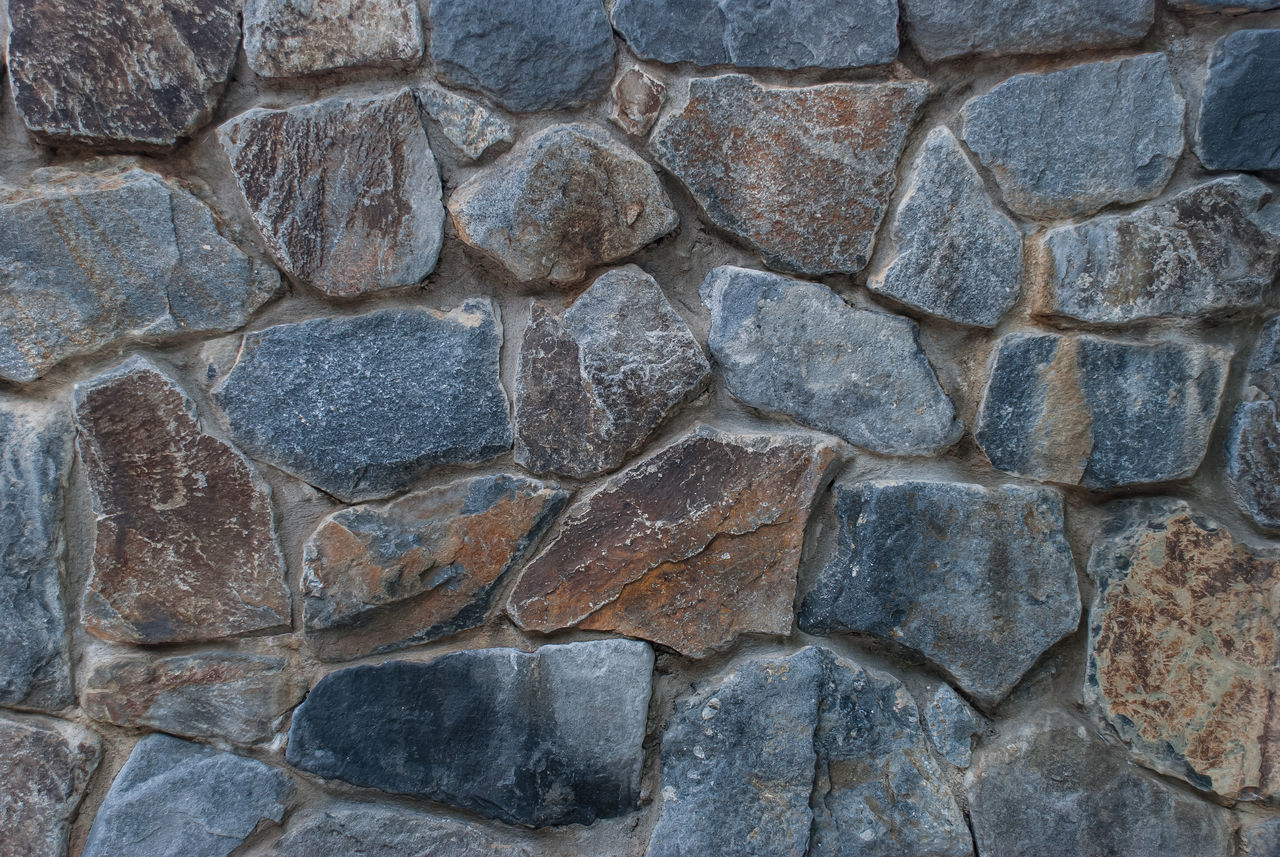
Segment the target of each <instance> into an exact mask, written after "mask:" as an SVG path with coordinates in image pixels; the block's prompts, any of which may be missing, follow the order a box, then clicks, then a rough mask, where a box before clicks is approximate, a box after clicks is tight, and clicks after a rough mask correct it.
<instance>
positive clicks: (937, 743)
mask: <svg viewBox="0 0 1280 857" xmlns="http://www.w3.org/2000/svg"><path fill="white" fill-rule="evenodd" d="M924 722H925V727H926V728H927V729H928V730H929V740H930V741H931V742H933V746H934V747H935V748H937V750H938V752H939V753H941V754H942V755H943V758H945V759H946V760H947V761H948V762H950V763H951V764H953V765H955V766H956V767H957V768H967V767H969V762H970V761H971V760H972V753H973V736H974V735H977V734H978V730H979V729H980V728H981V727H980V725H979V720H978V714H977V713H976V712H974V710H973V709H972V708H970V707H969V704H968V703H967V702H965V701H964V700H963V699H961V698H960V694H958V693H956V692H955V691H954V690H952V689H951V685H948V684H943V685H939V686H938V689H937V690H936V691H934V694H933V698H932V699H930V700H929V702H928V704H927V705H925V707H924Z"/></svg>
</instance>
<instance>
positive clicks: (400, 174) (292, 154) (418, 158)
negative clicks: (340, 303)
mask: <svg viewBox="0 0 1280 857" xmlns="http://www.w3.org/2000/svg"><path fill="white" fill-rule="evenodd" d="M218 139H219V140H220V141H221V142H222V148H223V149H224V150H225V151H226V153H227V157H228V158H229V159H230V160H231V169H232V170H233V171H234V172H235V176H236V183H237V184H238V185H239V186H240V191H241V193H243V194H244V198H245V201H246V202H247V203H248V205H249V211H250V212H251V213H252V214H253V221H254V223H255V224H257V226H258V231H260V232H261V233H262V240H263V241H264V242H265V243H266V245H267V249H269V250H270V251H271V254H272V255H273V256H275V258H276V259H277V261H279V263H280V265H281V267H283V268H284V269H285V270H286V271H288V272H289V273H290V274H292V275H293V276H295V277H297V278H298V279H300V280H302V281H303V282H305V283H307V284H309V285H312V286H315V287H316V288H317V289H319V290H320V291H322V292H324V293H325V294H327V295H332V296H334V297H354V296H358V295H363V294H367V293H369V292H375V291H378V290H380V289H392V288H395V287H397V286H411V285H413V284H415V283H417V282H419V281H421V280H422V279H423V278H424V277H426V276H427V274H429V273H431V271H432V269H433V268H435V266H436V259H437V258H438V257H439V255H440V243H441V241H442V240H443V235H444V231H443V230H444V206H443V205H442V204H441V202H440V175H439V173H438V172H437V170H436V159H435V156H434V155H433V154H432V153H431V146H430V145H429V144H428V143H427V132H426V131H425V130H424V129H423V127H422V118H421V117H420V116H419V115H418V108H417V104H416V102H415V101H414V98H413V93H412V92H410V91H409V90H408V89H402V90H400V92H398V93H396V94H394V95H384V96H379V97H376V98H362V99H357V98H329V99H326V100H324V101H317V102H315V103H314V104H303V105H300V106H298V107H291V108H289V109H288V110H264V109H263V108H261V107H255V108H253V109H252V110H249V111H247V112H245V113H241V114H240V115H239V116H236V117H235V118H234V119H231V120H230V121H228V122H226V123H224V124H223V125H221V126H220V127H219V128H218Z"/></svg>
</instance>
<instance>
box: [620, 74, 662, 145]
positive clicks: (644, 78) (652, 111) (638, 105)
mask: <svg viewBox="0 0 1280 857" xmlns="http://www.w3.org/2000/svg"><path fill="white" fill-rule="evenodd" d="M666 96H667V88H666V87H665V86H663V85H662V84H661V83H659V82H658V81H656V80H654V79H653V78H652V77H650V76H649V75H647V74H645V73H644V71H643V70H642V69H638V68H629V69H627V70H626V72H624V73H623V75H622V76H621V77H619V78H618V79H617V80H616V81H614V84H613V110H612V111H610V113H609V120H610V121H611V122H613V124H614V125H617V126H618V127H619V128H621V129H622V130H623V131H626V132H627V133H628V134H630V135H631V136H633V137H643V136H644V135H645V134H648V133H649V129H650V128H652V127H653V123H654V122H656V121H658V114H659V113H661V112H662V105H663V104H665V103H666V100H667V98H666Z"/></svg>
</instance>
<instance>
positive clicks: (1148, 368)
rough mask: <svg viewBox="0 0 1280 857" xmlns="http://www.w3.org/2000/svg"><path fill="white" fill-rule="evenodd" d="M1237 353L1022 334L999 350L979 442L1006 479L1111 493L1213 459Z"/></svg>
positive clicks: (1177, 475) (1179, 344)
mask: <svg viewBox="0 0 1280 857" xmlns="http://www.w3.org/2000/svg"><path fill="white" fill-rule="evenodd" d="M1230 359H1231V353H1230V352H1229V351H1226V350H1224V349H1221V348H1216V347H1213V346H1209V345H1200V344H1193V343H1188V342H1184V341H1182V340H1177V339H1168V340H1165V341H1157V342H1152V343H1136V342H1117V341H1115V340H1110V339H1102V338H1100V337H1096V336H1067V335H1059V334H1052V333H1043V334H1041V333H1015V334H1010V335H1009V336H1005V337H1002V338H1001V339H1000V340H999V341H998V342H997V343H996V350H995V353H994V355H993V356H992V359H991V364H990V369H989V374H988V377H987V385H986V389H985V390H984V391H983V394H982V405H981V406H980V407H979V410H978V427H977V430H976V431H975V432H974V437H975V438H976V440H977V441H978V445H979V446H981V447H982V451H983V452H985V453H986V455H987V458H988V459H989V460H990V461H991V463H992V464H994V465H995V466H996V467H998V468H999V469H1001V470H1003V471H1005V472H1006V473H1015V474H1017V475H1019V476H1026V477H1029V478H1031V479H1039V480H1041V481H1049V482H1063V483H1066V484H1068V485H1074V484H1080V485H1084V486H1085V487H1087V488H1094V489H1100V490H1105V489H1110V488H1117V487H1119V486H1122V485H1141V484H1145V483H1150V482H1164V481H1166V480H1169V479H1182V478H1185V477H1187V476H1190V475H1191V474H1193V473H1195V471H1196V468H1197V467H1199V466H1200V460H1201V459H1202V458H1204V453H1205V448H1206V446H1207V445H1208V443H1209V433H1210V432H1211V431H1212V429H1213V424H1214V421H1215V420H1216V419H1217V416H1218V408H1219V406H1220V404H1221V399H1222V389H1223V385H1224V384H1225V383H1226V377H1227V364H1228V362H1229V361H1230Z"/></svg>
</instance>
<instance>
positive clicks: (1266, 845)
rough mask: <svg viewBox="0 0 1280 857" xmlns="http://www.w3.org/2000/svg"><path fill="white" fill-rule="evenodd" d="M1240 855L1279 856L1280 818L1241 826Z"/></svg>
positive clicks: (1256, 856) (1251, 856)
mask: <svg viewBox="0 0 1280 857" xmlns="http://www.w3.org/2000/svg"><path fill="white" fill-rule="evenodd" d="M1240 857H1280V818H1274V817H1273V818H1270V819H1268V820H1266V821H1260V822H1258V823H1256V824H1249V825H1245V826H1243V827H1241V829H1240Z"/></svg>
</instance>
